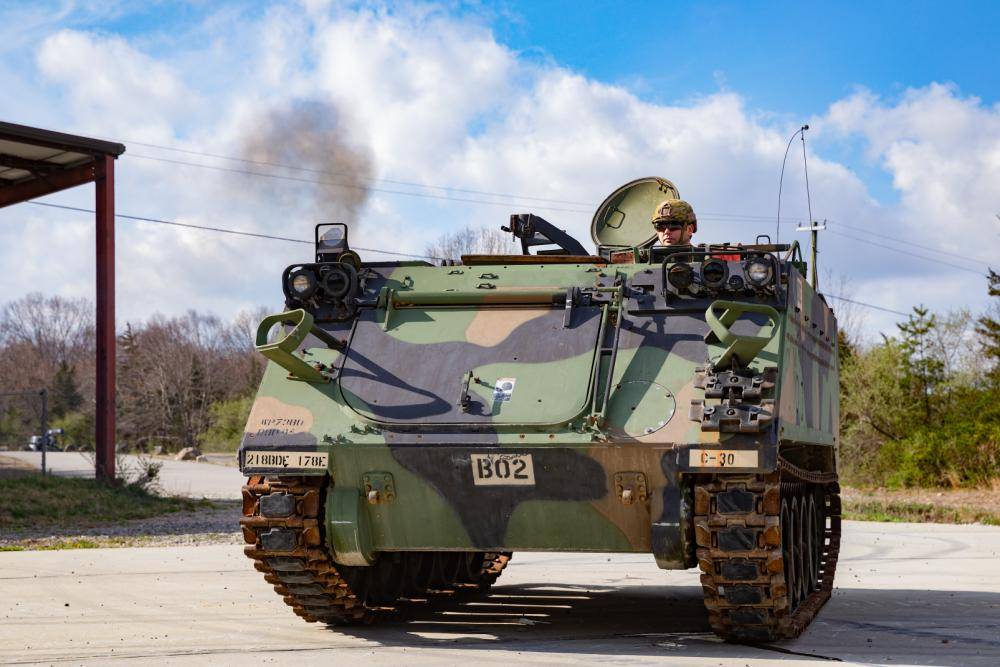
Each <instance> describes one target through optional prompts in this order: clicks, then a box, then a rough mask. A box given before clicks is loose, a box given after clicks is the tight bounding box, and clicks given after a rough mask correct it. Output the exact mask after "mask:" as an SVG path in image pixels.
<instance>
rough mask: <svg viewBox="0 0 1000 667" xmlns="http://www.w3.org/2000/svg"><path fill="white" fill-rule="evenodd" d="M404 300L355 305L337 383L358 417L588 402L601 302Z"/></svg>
mask: <svg viewBox="0 0 1000 667" xmlns="http://www.w3.org/2000/svg"><path fill="white" fill-rule="evenodd" d="M566 313H567V310H566V309H565V308H563V307H553V306H551V305H549V306H543V305H540V304H538V303H537V302H536V303H534V304H524V305H515V304H509V305H501V306H490V305H488V303H486V304H482V305H481V306H474V305H468V306H459V307H455V306H452V307H440V306H433V305H429V304H426V305H421V304H411V305H409V306H407V307H398V308H397V309H396V310H394V311H393V312H392V318H391V323H390V324H389V326H386V320H385V319H384V316H383V315H380V314H379V311H378V310H366V311H363V312H362V313H361V314H360V316H359V317H358V320H357V321H356V323H355V326H354V330H353V332H352V334H351V339H350V343H349V346H348V350H347V352H346V354H345V359H344V365H343V366H342V370H341V374H340V386H341V389H342V390H343V394H344V398H345V401H346V402H347V405H348V406H349V407H350V408H351V409H353V410H354V411H355V412H357V413H358V414H360V415H361V416H362V417H364V418H366V419H369V420H372V421H375V422H377V423H381V424H385V425H391V426H393V427H399V428H411V429H419V428H421V427H441V426H458V427H462V428H466V429H467V428H482V429H489V428H491V427H494V426H508V427H511V426H515V425H517V426H520V425H525V426H542V425H552V424H561V423H565V422H567V421H569V420H571V419H574V418H575V417H577V415H579V414H581V413H582V412H583V411H584V410H585V409H586V408H587V406H588V397H589V396H590V394H591V390H590V387H591V384H592V378H593V370H594V363H595V362H594V360H595V358H596V355H597V348H598V338H599V333H600V329H601V323H602V318H601V309H600V307H598V306H593V305H580V306H577V307H575V308H573V310H572V313H571V317H570V316H567V314H566Z"/></svg>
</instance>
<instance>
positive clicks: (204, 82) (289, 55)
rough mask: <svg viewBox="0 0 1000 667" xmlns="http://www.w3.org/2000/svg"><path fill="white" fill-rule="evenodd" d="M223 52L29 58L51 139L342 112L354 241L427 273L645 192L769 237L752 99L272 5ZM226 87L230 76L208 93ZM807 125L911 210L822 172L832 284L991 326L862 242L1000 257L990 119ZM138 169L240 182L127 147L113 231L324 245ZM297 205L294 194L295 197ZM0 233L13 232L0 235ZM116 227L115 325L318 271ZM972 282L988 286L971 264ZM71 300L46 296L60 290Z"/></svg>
mask: <svg viewBox="0 0 1000 667" xmlns="http://www.w3.org/2000/svg"><path fill="white" fill-rule="evenodd" d="M206 29H207V28H205V27H204V26H202V27H200V28H199V30H206ZM211 30H212V31H214V32H213V33H212V39H211V40H208V41H207V42H206V45H205V46H203V47H201V48H202V50H201V51H199V50H198V48H197V47H193V46H191V45H188V46H187V49H186V52H185V54H184V55H183V57H181V58H175V59H171V58H169V57H167V56H155V55H152V54H150V53H147V52H145V51H144V50H143V49H142V48H140V46H138V45H137V44H134V43H132V42H130V41H129V40H127V39H125V38H123V37H121V36H115V35H99V34H94V33H85V32H76V31H70V30H59V31H56V32H54V33H52V34H50V35H48V36H47V37H46V38H45V39H44V41H42V42H41V44H40V46H39V47H38V49H37V54H36V67H37V71H38V73H39V74H40V75H41V77H42V82H41V83H39V84H37V85H38V86H47V87H55V89H57V90H58V91H60V92H61V93H62V94H64V95H66V96H67V98H68V99H69V101H70V103H69V104H67V105H65V109H64V111H63V112H62V116H61V117H62V119H63V128H65V129H72V130H78V131H83V132H91V133H94V134H96V135H99V136H107V135H114V136H122V137H125V138H131V139H133V140H135V139H138V140H140V141H149V142H150V143H158V144H169V145H172V146H179V147H181V148H187V149H191V150H195V151H200V152H204V153H215V154H223V155H238V154H239V153H240V150H241V137H245V136H247V134H248V133H251V134H252V133H253V131H254V129H255V127H256V124H258V123H259V120H258V119H259V118H260V115H261V112H262V110H264V109H268V108H271V107H273V106H275V105H280V104H281V103H283V102H286V101H287V100H288V99H289V98H291V97H308V98H313V99H317V100H320V101H322V102H324V103H327V104H330V105H333V106H335V108H337V109H338V112H339V114H341V120H342V121H343V123H344V126H345V127H350V128H351V131H352V133H353V134H354V137H353V139H354V141H353V143H354V144H355V145H359V146H370V148H371V152H372V156H373V161H372V163H373V164H374V165H375V169H376V171H375V172H374V173H372V174H371V177H372V178H371V185H372V189H371V196H370V198H369V200H368V202H367V204H366V205H365V206H364V208H362V209H361V210H360V212H359V215H360V220H361V221H362V224H361V225H360V227H359V229H358V230H357V233H352V240H353V243H354V244H355V245H360V246H363V247H368V248H383V249H391V250H396V251H402V252H417V253H419V252H420V250H421V249H422V248H424V247H425V246H426V245H427V241H428V240H430V239H432V238H434V237H436V236H437V235H439V234H441V233H444V232H448V231H454V230H455V229H458V228H461V227H464V226H466V225H469V224H472V225H477V226H498V225H500V224H501V223H503V222H504V220H505V218H506V215H507V214H508V213H511V212H515V211H516V212H523V211H525V210H526V209H527V210H530V209H534V210H535V212H537V213H540V214H542V215H543V216H545V217H547V218H548V219H550V220H551V221H552V222H555V223H557V224H559V225H560V226H562V227H565V228H567V229H569V230H570V231H571V232H572V233H573V234H575V235H576V236H577V237H579V238H581V240H584V239H587V237H588V236H589V231H588V230H589V223H590V216H591V214H592V211H593V209H594V208H595V207H596V205H597V204H598V203H599V202H600V201H601V199H603V197H604V196H605V195H606V194H608V193H609V192H611V191H612V190H613V189H614V188H616V187H617V186H618V185H620V184H621V183H624V182H626V181H628V180H631V179H633V178H636V177H638V176H644V175H659V176H666V177H668V178H670V179H672V180H674V181H675V182H676V183H677V185H678V187H679V188H680V191H681V193H682V196H684V197H685V198H687V199H689V200H691V201H692V202H693V203H694V205H695V207H696V210H697V211H698V213H699V218H700V219H701V220H702V224H701V225H699V227H700V229H699V237H700V240H703V241H721V240H730V241H738V240H743V241H752V240H753V238H754V237H755V236H756V234H758V233H768V234H772V235H773V234H774V221H773V218H772V216H773V213H774V211H775V205H776V195H777V172H778V168H779V167H780V164H781V158H782V155H783V154H784V150H785V144H786V142H787V138H788V136H789V135H790V134H791V133H792V132H793V131H794V129H796V127H795V126H786V125H784V124H781V123H777V122H775V121H773V120H772V118H773V117H774V116H773V115H771V114H765V113H763V112H761V111H759V110H756V109H753V108H751V107H749V106H748V104H747V101H746V99H745V98H744V97H743V96H741V95H740V94H739V91H722V92H719V93H717V94H714V95H708V96H705V97H702V98H698V99H694V100H691V101H688V102H685V103H683V104H674V105H666V104H654V103H651V102H649V101H647V100H645V99H643V98H642V97H641V96H640V95H638V94H636V93H635V92H633V91H630V90H627V89H625V88H623V87H620V86H616V85H611V84H608V83H604V82H601V81H596V80H593V79H589V78H587V77H584V76H582V75H580V74H579V73H577V72H574V71H572V70H569V69H567V68H563V67H560V66H558V65H557V64H553V63H551V62H539V60H538V59H531V58H525V57H522V56H521V55H520V54H518V53H517V52H514V51H512V50H511V49H509V48H508V47H506V46H504V45H503V44H502V43H500V41H499V40H498V39H497V38H496V36H495V35H494V34H493V33H492V31H491V28H490V26H489V25H488V24H487V23H484V22H482V21H477V20H475V19H474V18H468V17H456V16H453V15H451V14H449V13H448V12H447V11H444V10H442V9H440V8H438V7H434V6H408V7H406V8H404V9H400V10H396V11H391V12H390V11H388V10H383V9H376V10H371V9H343V8H333V9H331V8H329V7H328V6H327V5H326V4H325V3H322V2H312V3H307V6H306V7H305V10H303V9H302V8H300V7H296V6H278V7H276V8H272V9H270V10H269V11H267V12H265V13H264V14H263V15H262V16H261V17H251V18H239V19H238V20H232V21H220V22H215V23H212V28H211ZM233 53H238V57H239V63H240V65H239V66H236V65H235V61H234V60H233V58H235V57H236V56H234V55H232V54H233ZM220 54H223V55H220ZM213 67H219V68H223V69H224V71H220V72H215V73H213V72H212V71H211V70H212V68H213ZM230 74H231V76H230ZM18 85H20V86H22V87H29V88H30V86H31V85H34V84H29V83H28V82H25V81H19V82H18ZM777 111H780V110H777ZM195 119H196V120H197V122H195ZM810 124H811V125H813V127H814V130H813V132H815V133H816V135H817V138H818V139H821V141H820V142H818V143H817V144H816V146H822V145H840V144H845V145H846V144H847V143H849V142H855V143H856V142H857V141H858V139H860V140H861V142H862V144H863V150H864V151H865V152H866V153H865V154H866V156H867V159H869V160H873V161H875V162H876V163H877V164H878V165H880V167H881V168H882V169H884V170H885V171H886V172H887V173H888V174H889V175H890V176H891V178H892V183H893V187H894V188H895V189H896V190H897V191H898V195H899V201H898V203H897V202H879V201H877V200H876V198H875V197H874V196H873V195H872V194H871V192H870V191H869V189H868V188H867V187H866V184H865V183H864V182H862V180H861V179H860V178H859V177H858V176H857V175H856V174H855V173H854V172H853V171H852V170H851V169H850V168H849V167H848V166H847V165H845V164H842V163H839V162H837V161H835V160H833V159H831V158H829V157H827V156H826V155H825V154H824V152H823V151H822V150H816V149H814V148H811V149H810V151H811V152H810V157H809V169H810V182H811V185H812V195H813V209H814V213H815V214H816V217H819V218H828V219H830V220H831V221H832V222H831V225H830V231H831V234H828V235H825V236H824V237H823V238H822V251H823V252H822V255H821V256H822V258H823V262H824V265H825V266H826V267H827V268H834V270H835V271H837V273H839V274H841V275H848V276H850V280H851V282H852V288H853V295H854V297H855V298H858V299H862V300H869V301H873V302H876V303H882V304H884V305H887V306H889V307H891V308H897V309H900V310H906V309H907V308H908V307H909V305H912V304H913V303H914V302H917V301H921V300H922V301H925V302H926V303H927V304H928V305H930V306H931V307H933V308H942V309H943V308H947V307H950V306H952V305H954V304H955V303H959V302H964V303H968V304H969V305H970V306H972V307H973V308H976V307H979V306H981V305H982V303H983V302H984V301H985V287H984V281H983V280H982V279H981V278H979V277H977V276H976V275H973V274H972V273H968V272H964V271H962V270H960V269H957V268H954V267H949V266H947V265H944V264H941V265H935V266H934V267H933V270H928V264H927V262H924V261H922V260H919V259H917V258H914V257H912V256H910V255H905V254H900V253H894V252H891V251H888V250H885V249H883V248H880V247H878V246H877V245H875V244H876V243H878V244H885V245H893V246H895V247H897V248H900V249H903V250H908V251H910V252H913V253H917V254H922V255H928V256H934V255H935V253H934V251H933V250H928V249H926V248H924V249H921V248H917V247H915V246H900V245H896V244H893V243H891V242H890V240H889V239H886V238H880V237H874V236H871V235H870V234H866V233H865V230H869V231H874V230H878V231H877V233H880V234H884V235H885V236H889V237H894V238H899V239H903V240H907V241H910V242H913V243H919V244H921V245H927V246H931V247H933V248H940V249H942V250H945V251H947V252H950V253H953V254H952V255H947V256H939V258H941V257H944V258H945V259H946V261H947V262H948V263H954V264H960V265H961V264H963V259H962V257H963V256H964V255H963V253H965V252H966V248H967V247H968V243H967V241H968V240H970V239H971V240H975V241H977V243H976V246H977V247H976V248H974V249H973V251H971V252H969V253H968V254H970V255H974V256H975V257H976V258H977V260H982V259H992V258H993V257H994V256H996V250H997V231H998V230H997V227H996V226H995V225H996V222H995V218H994V217H993V215H994V213H996V212H997V211H1000V204H998V201H997V194H996V192H995V191H996V188H995V184H996V183H997V182H1000V181H998V179H1000V171H998V170H1000V109H998V108H997V107H995V106H994V107H987V106H985V105H983V104H982V103H981V101H980V100H978V99H976V98H974V97H968V96H962V95H961V93H960V92H959V91H957V90H956V89H954V88H952V87H949V86H946V85H939V84H929V85H928V86H926V87H924V88H919V89H915V90H911V91H908V92H906V93H905V94H903V95H902V96H901V97H900V98H899V99H893V100H884V99H881V98H879V97H878V96H876V95H875V94H874V93H871V92H867V91H859V92H856V93H854V94H852V95H850V96H848V97H846V98H845V99H843V100H840V101H838V102H836V103H835V104H833V105H831V106H830V108H829V109H826V110H821V111H820V112H819V113H817V114H816V116H815V117H814V118H813V119H810ZM126 135H127V137H126ZM138 155H147V156H150V157H160V158H168V159H174V160H182V161H187V162H197V163H201V164H205V165H213V166H225V167H227V168H237V169H248V166H247V165H245V164H239V163H232V162H225V161H221V160H218V159H215V158H209V157H206V156H197V155H185V154H177V153H170V152H167V151H163V150H158V149H153V148H150V147H142V146H138V145H131V146H130V147H129V153H127V154H126V156H125V157H124V158H123V159H122V161H121V164H120V165H119V174H120V182H119V195H118V202H119V210H120V211H123V212H127V213H135V214H139V215H148V216H150V217H162V218H167V219H176V220H182V221H187V222H194V223H198V224H211V225H213V226H222V227H240V228H246V229H250V230H252V231H261V232H265V233H272V234H275V233H279V234H281V235H287V236H295V237H300V238H308V237H309V235H310V233H311V225H312V223H313V222H314V221H315V212H314V211H313V210H312V209H311V202H310V201H307V200H306V199H307V198H304V197H298V196H297V195H294V194H290V195H288V196H273V197H268V196H261V194H262V193H264V194H266V193H267V192H268V191H270V188H265V187H264V185H263V181H262V179H259V178H255V177H251V176H245V175H243V176H240V175H234V174H232V173H225V172H218V171H213V170H211V169H204V168H202V169H199V168H196V167H190V166H182V165H176V164H171V163H165V162H157V161H154V160H149V159H143V158H139V157H137V156H138ZM796 160H798V158H796ZM789 165H790V167H789V170H788V173H787V174H786V178H785V184H784V195H783V206H782V210H783V213H785V214H787V215H788V218H787V222H788V223H794V221H795V219H801V218H804V217H805V216H806V205H805V204H806V202H805V192H804V182H803V178H802V173H801V166H800V165H801V163H800V162H798V161H793V160H792V159H791V158H790V161H789ZM252 168H253V169H257V167H252ZM268 171H269V173H272V174H279V175H284V176H290V177H303V176H306V174H304V173H302V172H295V171H293V170H291V171H290V170H274V169H271V170H268ZM313 177H315V174H313ZM233 179H237V180H235V181H234V180H233ZM239 179H243V180H242V181H241V180H239ZM280 183H281V181H280V180H276V181H272V182H270V186H272V187H273V186H279V187H280ZM414 184H417V185H414ZM287 185H288V188H289V189H288V190H287V192H289V193H294V192H296V190H294V187H295V185H294V182H293V181H289V182H287ZM420 186H422V187H420ZM442 186H447V188H444V187H442ZM404 193H409V194H404ZM485 193H515V194H517V195H519V196H518V197H514V198H511V197H506V196H499V195H490V194H485ZM68 197H69V198H71V199H72V198H73V197H75V198H76V199H72V200H73V201H86V200H85V198H84V199H82V200H81V197H83V196H82V195H79V194H71V195H68ZM532 198H535V199H532ZM469 200H476V203H473V202H471V201H469ZM543 200H544V201H543ZM10 215H11V214H9V213H5V212H0V218H2V217H4V216H10ZM32 215H33V216H34V213H33V214H32ZM35 217H41V218H45V219H46V220H56V219H64V218H65V215H63V214H54V213H51V212H40V213H39V214H38V216H35ZM6 219H10V218H6ZM74 220H76V219H74ZM46 224H51V223H46ZM74 224H79V223H78V222H74ZM38 226H40V225H38ZM38 226H33V227H30V228H29V227H28V226H27V225H25V226H23V227H20V228H18V229H19V232H17V233H24V234H29V233H31V232H30V229H37V228H38ZM119 228H120V229H121V234H122V240H121V242H120V243H119V281H120V282H119V284H120V286H122V294H121V301H122V303H121V305H120V308H119V312H120V313H121V314H122V317H123V319H124V318H128V317H133V318H134V317H145V316H148V314H150V313H151V312H153V311H156V310H159V311H164V312H177V311H179V310H183V309H186V308H189V307H200V308H207V309H212V310H215V311H216V312H219V313H220V314H228V313H230V312H232V311H233V310H235V309H236V308H237V307H244V306H248V305H252V304H254V303H267V304H274V303H277V302H278V301H279V300H280V290H279V288H278V286H277V279H278V275H279V273H280V270H281V268H283V267H284V266H285V265H287V264H289V263H292V262H294V261H301V260H302V259H303V258H304V257H307V256H308V255H309V252H308V248H307V246H301V247H300V246H296V245H293V244H279V243H273V242H263V241H250V240H243V239H238V238H233V237H223V236H212V235H209V234H207V233H203V232H196V231H183V232H178V231H177V230H174V229H170V228H165V227H162V228H161V227H157V226H143V225H141V224H139V223H125V222H121V223H119ZM793 230H794V224H788V225H783V228H782V231H781V236H782V238H783V240H789V239H791V238H793V237H795V238H798V239H799V240H800V241H803V242H804V241H805V240H806V237H805V235H801V234H798V235H795V232H794V231H793ZM12 233H14V232H11V231H9V230H7V229H5V230H4V231H3V232H0V241H3V242H4V243H5V245H9V244H7V243H6V242H7V241H9V240H10V238H11V234H12ZM862 239H864V240H862ZM41 252H42V251H41V250H40V249H33V250H32V251H31V253H28V254H15V253H9V254H8V255H7V256H5V257H4V263H5V265H8V266H13V267H14V268H15V269H18V268H25V267H27V266H29V265H33V264H34V263H37V262H39V261H41V254H40V253H41ZM32 253H39V254H32ZM362 255H365V253H364V252H362ZM956 255H957V256H956ZM370 256H373V257H374V256H376V255H374V254H371V255H370ZM87 262H92V260H91V259H90V258H89V257H88V254H87V252H81V253H78V254H76V255H71V254H68V255H67V256H66V258H65V266H66V267H67V269H66V270H67V271H70V272H74V271H75V272H76V274H77V275H79V276H80V277H81V281H82V282H81V283H80V284H88V281H91V280H92V279H91V277H90V276H91V273H90V272H91V271H92V269H91V268H88V267H89V265H88V264H87ZM970 262H971V263H972V264H973V265H974V266H975V267H976V270H982V271H984V270H985V267H984V266H983V264H982V262H973V261H972V260H970ZM14 273H15V274H16V275H20V274H19V272H18V271H16V270H15V271H14ZM21 273H23V272H21ZM89 284H92V282H91V283H89ZM29 289H37V288H35V287H32V286H31V285H29V284H27V282H26V281H25V280H24V279H22V278H18V279H17V280H16V284H15V285H14V293H19V292H26V291H28V290H29ZM65 289H67V288H66V287H65V286H64V285H63V284H62V283H61V282H59V283H55V282H54V283H53V287H52V289H50V291H57V290H65ZM956 292H960V293H961V296H960V297H959V296H957V295H956ZM74 294H75V292H74ZM892 321H893V319H892V316H890V315H887V314H877V313H874V314H872V316H871V317H870V318H869V327H870V329H871V330H878V329H891V323H892Z"/></svg>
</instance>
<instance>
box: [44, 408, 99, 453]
mask: <svg viewBox="0 0 1000 667" xmlns="http://www.w3.org/2000/svg"><path fill="white" fill-rule="evenodd" d="M52 428H61V429H63V435H62V437H61V438H60V441H61V443H62V444H63V445H64V446H66V445H72V446H73V447H76V448H77V449H86V450H92V449H93V448H94V416H93V415H91V414H85V413H83V412H67V413H66V414H65V415H63V416H61V417H59V418H57V419H55V420H53V421H52Z"/></svg>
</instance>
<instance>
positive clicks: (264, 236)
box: [28, 201, 908, 316]
mask: <svg viewBox="0 0 1000 667" xmlns="http://www.w3.org/2000/svg"><path fill="white" fill-rule="evenodd" d="M28 203H30V204H34V205H35V206H45V207H48V208H58V209H63V210H66V211H78V212H80V213H95V211H94V209H92V208H83V207H80V206H66V205H63V204H52V203H49V202H40V201H32V202H28ZM115 217H116V218H122V219H124V220H135V221H138V222H152V223H157V224H161V225H170V226H171V227H185V228H188V229H200V230H202V231H207V232H218V233H221V234H232V235H235V236H248V237H252V238H259V239H267V240H269V241H288V242H291V243H305V244H308V245H312V244H313V242H312V241H306V240H303V239H296V238H291V237H288V236H273V235H271V234H258V233H256V232H245V231H242V230H237V229H226V228H224V227H208V226H206V225H193V224H189V223H186V222H177V221H175V220H163V219H161V218H147V217H143V216H138V215H125V214H122V213H116V214H115ZM354 249H355V250H363V251H365V252H375V253H382V254H385V255H397V256H400V257H411V258H417V259H436V260H443V259H444V258H442V257H433V256H431V255H415V254H411V253H405V252H391V251H389V250H375V249H373V248H362V247H361V246H356V247H355V248H354ZM826 296H828V297H830V298H833V299H838V300H840V301H846V302H848V303H853V304H856V305H859V306H864V307H866V308H873V309H875V310H882V311H885V312H887V313H894V314H896V315H903V316H906V315H908V313H903V312H900V311H898V310H892V309H891V308H885V307H884V306H876V305H875V304H871V303H865V302H863V301H854V300H852V299H847V298H845V297H841V296H836V295H833V294H826Z"/></svg>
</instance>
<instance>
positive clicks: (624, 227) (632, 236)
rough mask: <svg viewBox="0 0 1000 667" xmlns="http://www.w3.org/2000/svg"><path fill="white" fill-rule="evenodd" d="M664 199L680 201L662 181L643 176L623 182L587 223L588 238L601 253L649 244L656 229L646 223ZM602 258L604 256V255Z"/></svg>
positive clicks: (663, 180)
mask: <svg viewBox="0 0 1000 667" xmlns="http://www.w3.org/2000/svg"><path fill="white" fill-rule="evenodd" d="M664 199H680V195H679V194H678V192H677V187H676V186H675V185H674V184H673V183H671V182H670V181H668V180H667V179H665V178H660V177H658V176H647V177H646V178H639V179H636V180H634V181H632V182H631V183H626V184H625V185H623V186H621V187H620V188H618V189H617V190H615V191H614V192H612V193H611V194H610V195H609V196H608V198H607V199H605V200H604V202H603V203H601V205H600V206H599V207H598V209H597V212H596V213H595V214H594V219H593V221H591V223H590V238H592V239H593V240H594V243H595V244H596V245H597V247H598V254H604V253H603V252H601V251H602V250H605V249H608V250H615V249H625V248H636V247H642V246H647V245H651V244H652V243H653V241H655V240H656V230H654V229H653V226H652V225H651V224H650V220H651V219H652V215H653V211H654V210H656V206H657V204H659V203H660V202H662V201H663V200H664ZM605 256H606V255H605Z"/></svg>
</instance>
